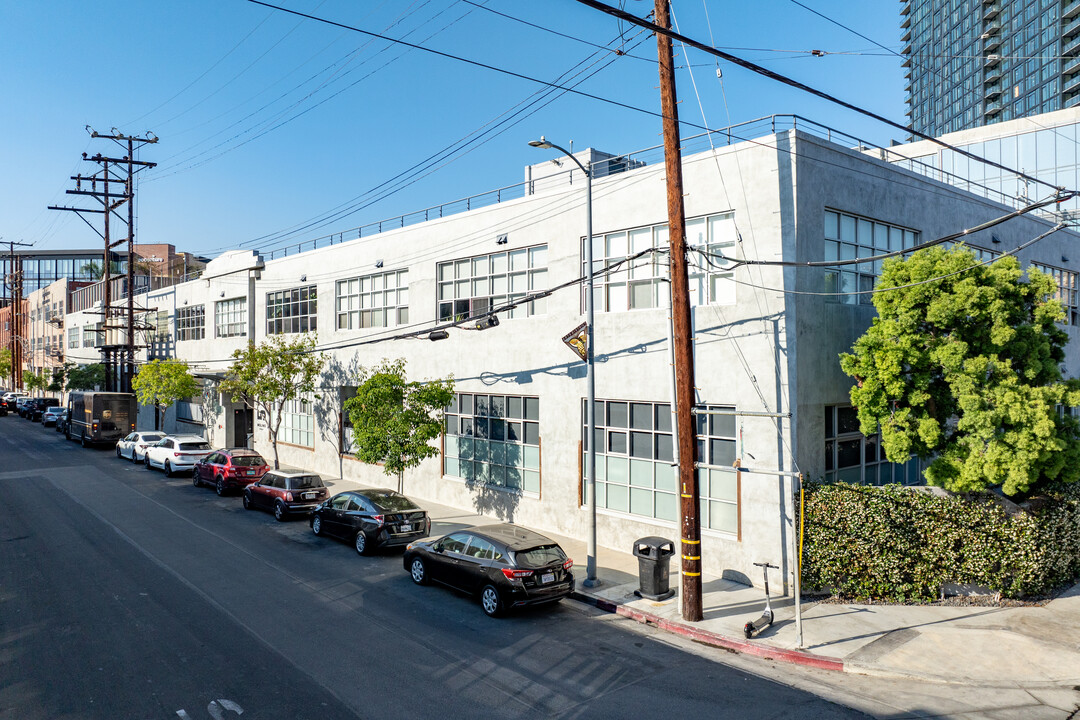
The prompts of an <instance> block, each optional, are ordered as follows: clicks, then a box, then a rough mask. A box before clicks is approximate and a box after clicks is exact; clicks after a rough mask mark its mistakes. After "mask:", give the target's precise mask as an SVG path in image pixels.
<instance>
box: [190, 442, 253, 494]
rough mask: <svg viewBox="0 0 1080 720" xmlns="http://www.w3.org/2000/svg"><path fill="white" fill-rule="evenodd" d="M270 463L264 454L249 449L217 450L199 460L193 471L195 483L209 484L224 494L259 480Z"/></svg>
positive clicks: (192, 475) (218, 492) (192, 477)
mask: <svg viewBox="0 0 1080 720" xmlns="http://www.w3.org/2000/svg"><path fill="white" fill-rule="evenodd" d="M268 469H270V466H269V465H267V464H266V460H264V459H263V456H262V455H260V454H259V453H257V452H255V451H254V450H248V449H247V448H226V449H224V450H217V451H215V452H212V453H210V454H209V455H207V456H206V457H204V458H203V459H202V460H200V461H199V462H197V463H195V469H194V470H193V471H192V473H191V482H192V483H194V485H195V487H199V486H200V485H202V484H203V483H209V484H211V485H213V486H214V489H215V490H217V494H218V495H224V494H225V493H227V492H229V491H230V490H240V489H243V488H246V487H247V486H248V485H250V484H251V483H253V482H258V481H259V480H260V479H261V478H262V476H263V475H265V474H266V471H267V470H268Z"/></svg>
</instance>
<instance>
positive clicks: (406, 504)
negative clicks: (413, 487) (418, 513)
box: [364, 492, 420, 512]
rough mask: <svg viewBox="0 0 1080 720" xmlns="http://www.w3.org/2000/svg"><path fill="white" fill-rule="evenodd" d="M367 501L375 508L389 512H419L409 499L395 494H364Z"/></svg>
mask: <svg viewBox="0 0 1080 720" xmlns="http://www.w3.org/2000/svg"><path fill="white" fill-rule="evenodd" d="M364 494H365V495H367V497H368V499H369V500H371V502H373V503H375V507H377V508H379V509H380V510H387V511H389V512H405V511H407V510H419V509H420V508H418V507H417V506H416V503H414V502H413V501H412V500H410V499H409V498H407V497H405V496H404V495H398V494H397V493H373V492H366V493H364Z"/></svg>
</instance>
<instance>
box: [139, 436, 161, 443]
mask: <svg viewBox="0 0 1080 720" xmlns="http://www.w3.org/2000/svg"><path fill="white" fill-rule="evenodd" d="M163 437H165V436H164V435H143V436H142V439H143V442H157V441H158V440H160V439H161V438H163Z"/></svg>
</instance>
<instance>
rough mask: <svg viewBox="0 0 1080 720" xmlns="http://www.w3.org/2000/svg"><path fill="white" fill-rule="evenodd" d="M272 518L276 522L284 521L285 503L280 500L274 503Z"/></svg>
mask: <svg viewBox="0 0 1080 720" xmlns="http://www.w3.org/2000/svg"><path fill="white" fill-rule="evenodd" d="M274 519H275V520H277V521H278V522H285V503H283V502H281V501H280V500H278V501H277V502H276V503H274Z"/></svg>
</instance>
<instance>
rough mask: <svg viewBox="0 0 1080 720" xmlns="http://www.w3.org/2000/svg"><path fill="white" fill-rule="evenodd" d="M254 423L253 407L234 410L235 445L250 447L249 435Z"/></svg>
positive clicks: (233, 443)
mask: <svg viewBox="0 0 1080 720" xmlns="http://www.w3.org/2000/svg"><path fill="white" fill-rule="evenodd" d="M253 425H254V415H253V413H252V410H251V408H238V409H236V410H233V441H232V446H233V447H248V436H249V435H250V434H251V428H252V426H253Z"/></svg>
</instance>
